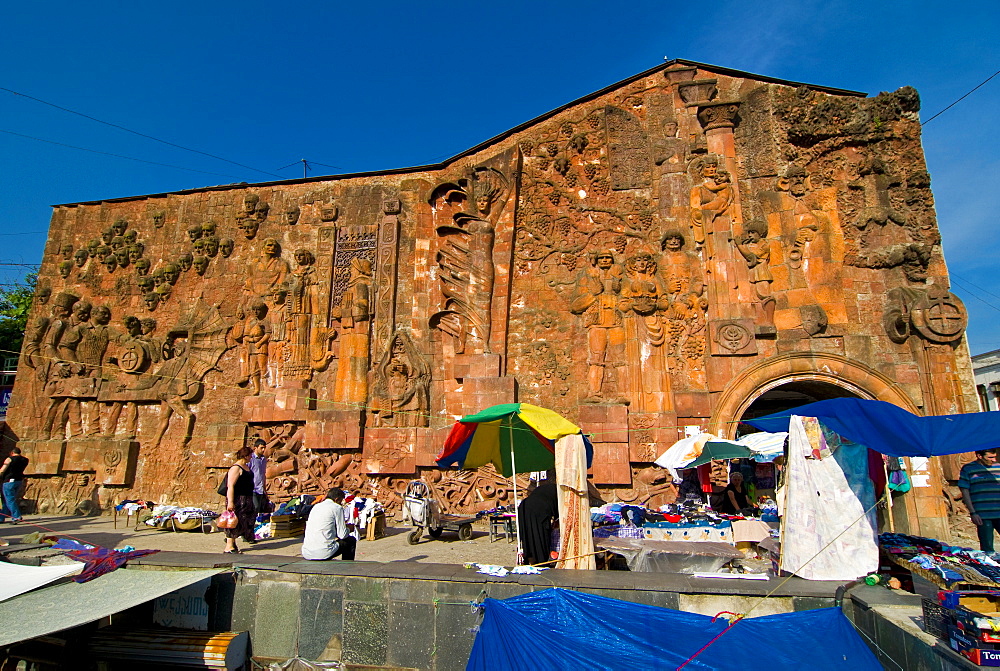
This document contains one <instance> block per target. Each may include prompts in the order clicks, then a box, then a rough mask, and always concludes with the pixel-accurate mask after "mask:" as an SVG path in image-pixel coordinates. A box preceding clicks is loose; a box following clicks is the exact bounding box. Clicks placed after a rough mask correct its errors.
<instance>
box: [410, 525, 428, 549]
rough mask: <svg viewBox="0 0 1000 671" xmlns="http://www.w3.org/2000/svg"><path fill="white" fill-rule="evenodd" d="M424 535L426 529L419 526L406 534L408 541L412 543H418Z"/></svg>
mask: <svg viewBox="0 0 1000 671" xmlns="http://www.w3.org/2000/svg"><path fill="white" fill-rule="evenodd" d="M423 535H424V530H423V528H422V527H417V528H416V529H414V530H413V531H411V532H410V533H408V534H406V542H407V543H409V544H410V545H416V544H417V543H419V542H420V537H421V536H423Z"/></svg>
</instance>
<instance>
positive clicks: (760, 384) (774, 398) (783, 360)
mask: <svg viewBox="0 0 1000 671" xmlns="http://www.w3.org/2000/svg"><path fill="white" fill-rule="evenodd" d="M844 396H847V397H855V398H866V399H876V400H879V401H886V402H888V403H893V404H895V405H898V406H899V407H901V408H903V409H905V410H908V411H910V412H912V413H914V414H916V415H919V414H923V413H921V412H920V410H919V408H918V407H917V405H916V403H914V402H913V399H911V398H910V397H909V396H908V395H907V394H906V393H905V392H904V391H903V390H902V389H900V388H899V387H898V386H897V385H896V383H895V381H894V380H892V379H891V378H889V377H886V376H885V375H883V374H881V373H879V372H878V371H876V370H875V369H874V368H870V367H868V366H866V365H864V364H862V363H859V362H857V361H854V360H852V359H848V358H847V357H845V356H841V355H839V354H815V353H807V352H790V353H787V354H781V355H778V356H776V357H772V358H770V359H767V360H765V361H761V362H760V363H757V364H755V365H753V366H750V367H749V368H747V369H745V370H743V371H741V372H740V373H739V375H737V376H736V377H734V378H733V379H732V381H730V383H729V384H728V385H726V388H725V390H723V391H722V393H720V394H719V401H718V403H717V405H716V406H715V409H714V410H713V412H712V417H711V419H710V420H709V423H708V431H710V432H711V433H714V434H715V435H717V436H722V437H726V438H734V437H735V436H736V427H737V425H738V423H739V421H740V419H742V418H744V417H750V416H751V415H748V414H747V411H748V410H750V409H751V408H752V407H753V408H754V415H752V416H760V415H765V414H767V413H768V412H777V411H779V410H782V409H784V410H787V409H788V408H792V407H796V406H799V405H805V404H806V403H811V402H813V401H814V400H815V401H821V400H825V399H828V398H838V397H844ZM758 401H759V403H758ZM754 404H757V405H756V406H755V405H754ZM782 405H784V407H783V408H782V407H781V406H782ZM766 407H772V408H773V409H771V410H766V411H764V408H766Z"/></svg>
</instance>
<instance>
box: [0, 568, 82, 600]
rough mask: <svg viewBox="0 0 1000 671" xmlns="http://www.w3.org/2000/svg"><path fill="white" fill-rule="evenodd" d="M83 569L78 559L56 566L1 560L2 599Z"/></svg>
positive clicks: (0, 587)
mask: <svg viewBox="0 0 1000 671" xmlns="http://www.w3.org/2000/svg"><path fill="white" fill-rule="evenodd" d="M82 570H83V564H82V563H81V562H78V561H75V562H73V563H71V564H58V565H56V566H23V565H21V564H8V563H7V562H0V601H6V600H7V599H9V598H11V597H15V596H17V595H18V594H24V593H25V592H30V591H31V590H33V589H37V588H39V587H41V586H42V585H48V584H49V583H50V582H55V581H56V580H59V578H65V577H66V576H68V575H73V574H75V573H79V572H80V571H82Z"/></svg>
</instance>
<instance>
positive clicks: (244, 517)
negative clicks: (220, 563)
mask: <svg viewBox="0 0 1000 671" xmlns="http://www.w3.org/2000/svg"><path fill="white" fill-rule="evenodd" d="M251 453H252V450H251V449H250V447H249V446H247V445H244V446H243V447H241V448H240V449H239V451H238V452H237V453H236V463H234V464H233V465H232V466H230V468H229V473H228V475H227V476H226V482H227V484H228V487H227V488H226V510H230V511H232V512H234V513H236V526H235V527H234V528H232V529H224V531H225V532H226V550H225V551H226V552H227V553H229V554H239V553H240V552H242V550H240V549H239V548H238V547H236V539H237V538H239V537H240V536H242V537H243V540H245V541H247V542H249V541H250V540H251V539H252V538H253V527H254V523H255V522H256V521H257V512H256V510H257V509H256V507H255V506H254V503H253V473H252V472H251V471H250V465H249V463H248V460H249V459H250V454H251Z"/></svg>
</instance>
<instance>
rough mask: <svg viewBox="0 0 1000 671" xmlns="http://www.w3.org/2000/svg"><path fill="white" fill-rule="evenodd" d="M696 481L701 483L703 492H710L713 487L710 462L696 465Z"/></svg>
mask: <svg viewBox="0 0 1000 671" xmlns="http://www.w3.org/2000/svg"><path fill="white" fill-rule="evenodd" d="M698 482H700V483H701V491H702V492H704V493H705V494H711V493H712V491H713V489H714V487H713V486H712V462H708V463H707V464H702V465H701V466H699V467H698Z"/></svg>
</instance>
